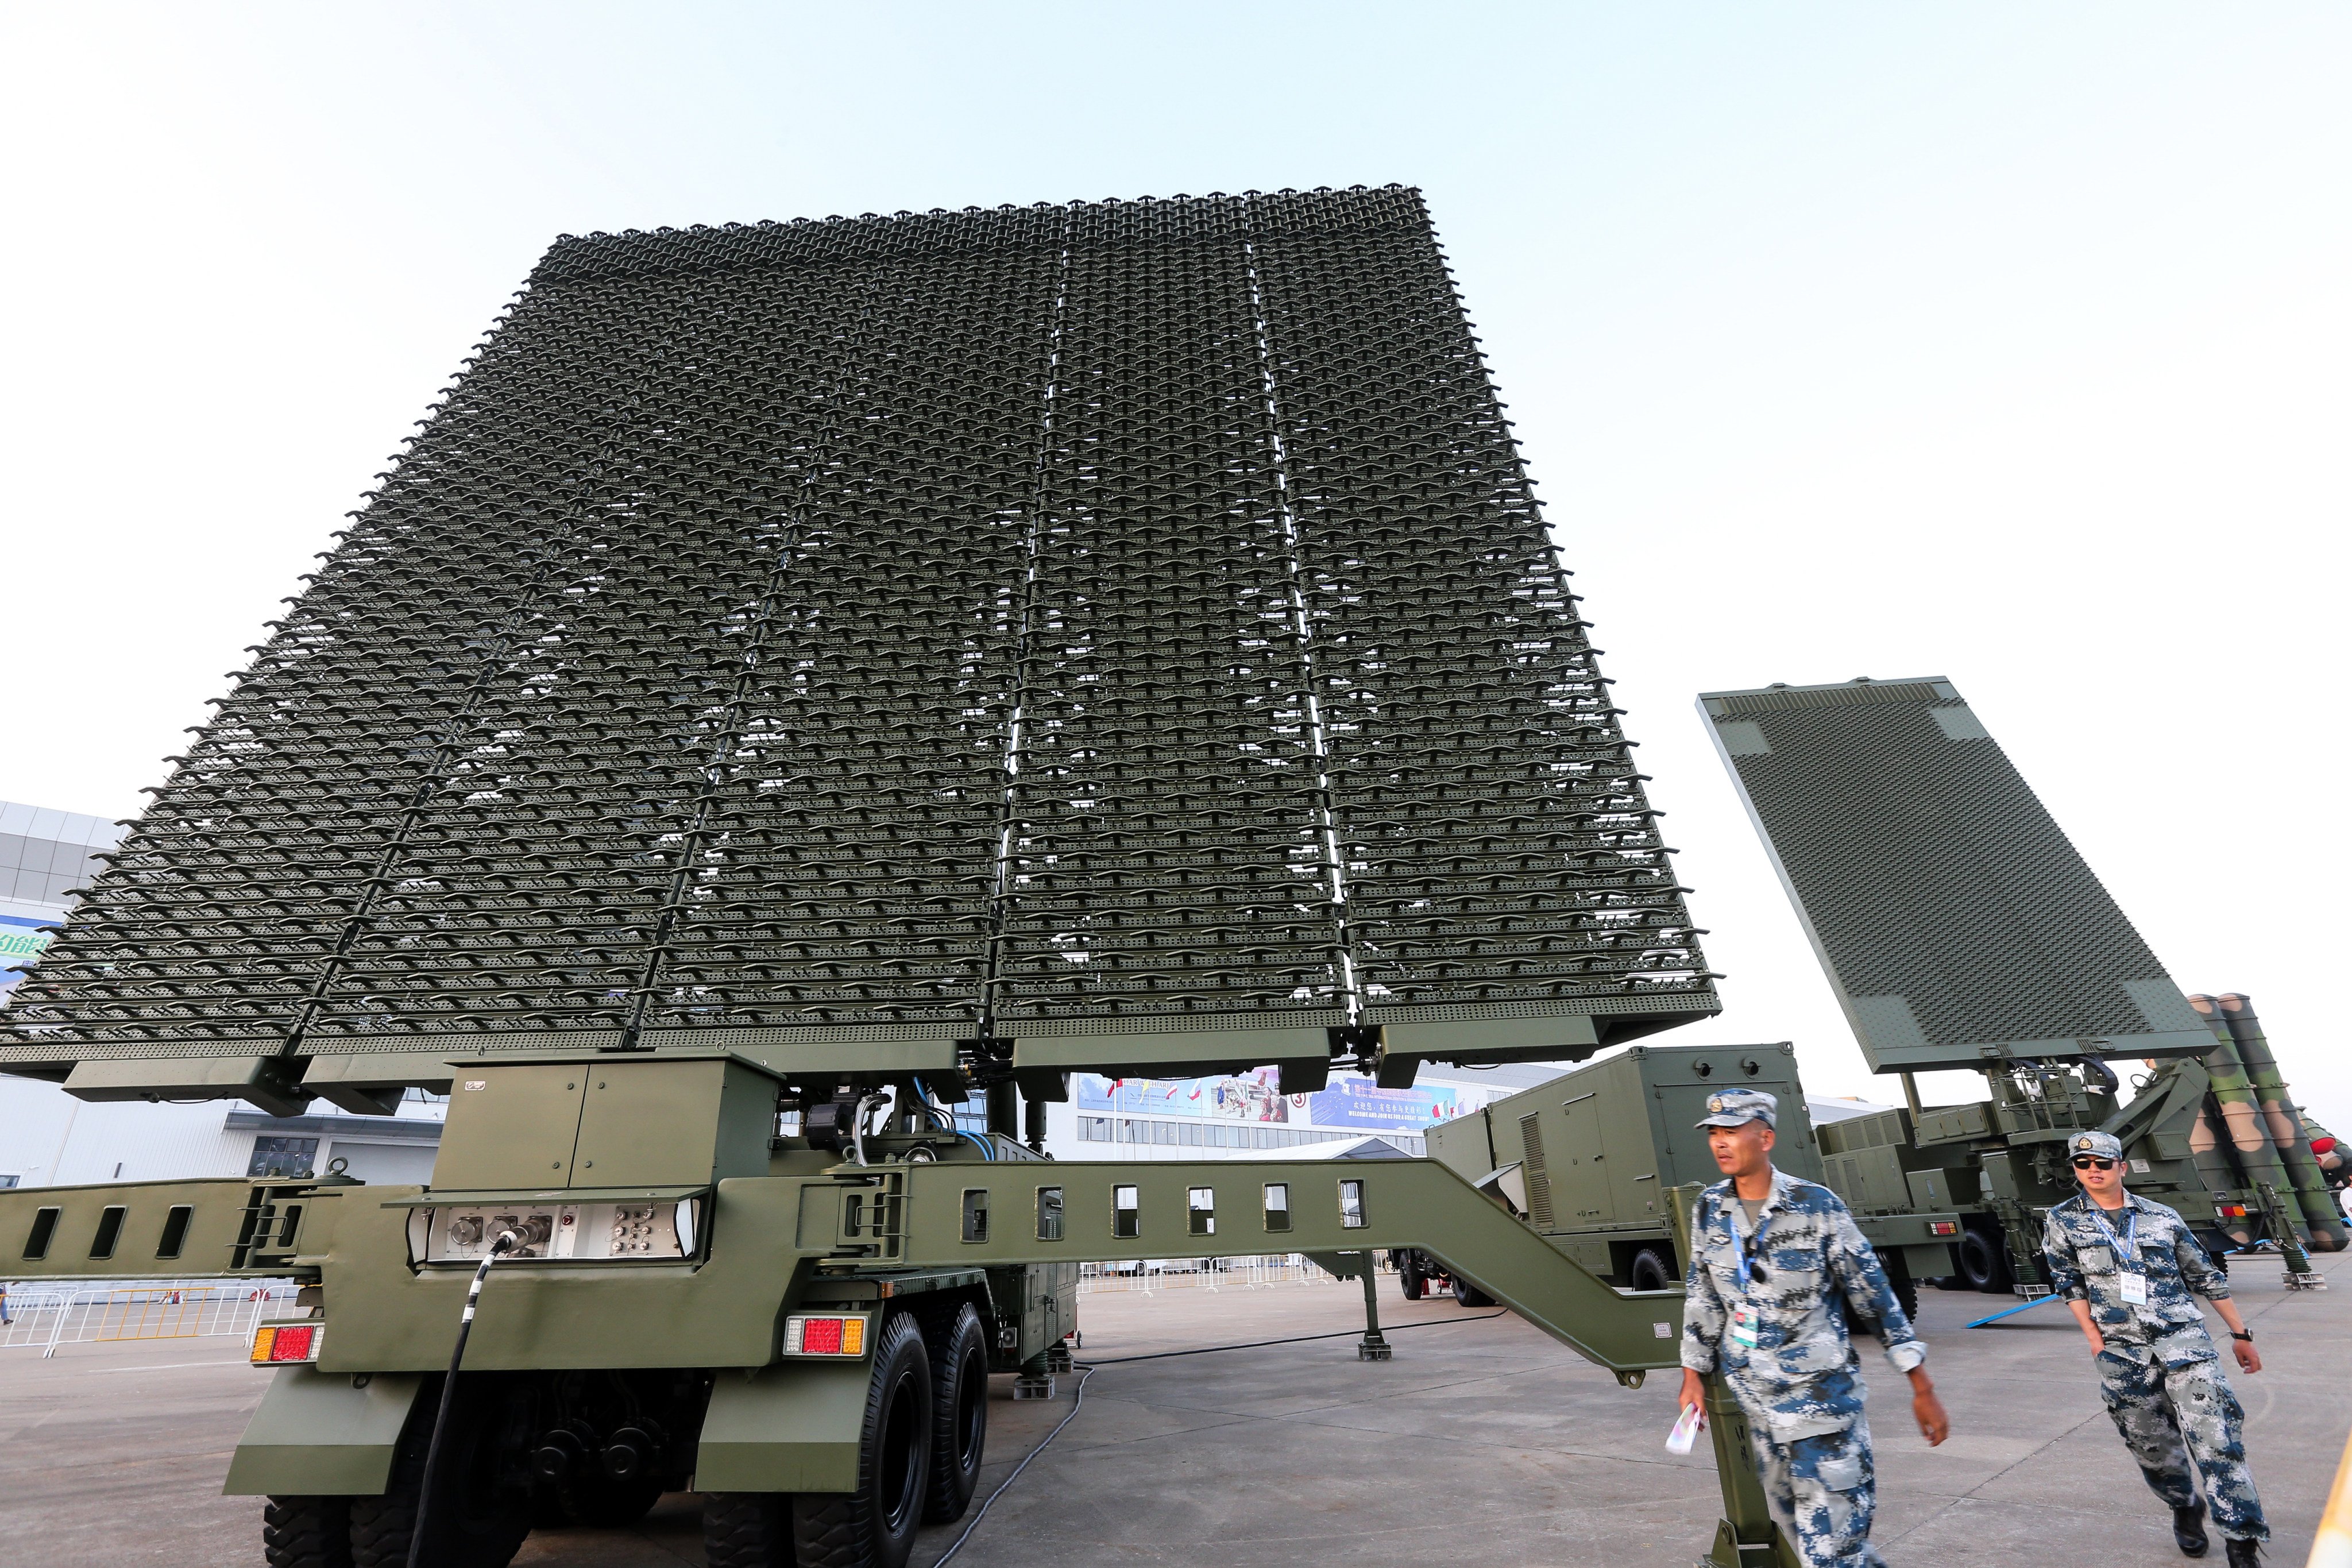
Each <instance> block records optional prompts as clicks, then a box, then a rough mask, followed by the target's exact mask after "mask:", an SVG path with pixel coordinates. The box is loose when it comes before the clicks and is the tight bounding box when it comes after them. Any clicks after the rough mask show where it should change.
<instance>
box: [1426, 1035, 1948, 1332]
mask: <svg viewBox="0 0 2352 1568" xmlns="http://www.w3.org/2000/svg"><path fill="white" fill-rule="evenodd" d="M1720 1089H1763V1090H1765V1091H1766V1092H1768V1093H1769V1094H1771V1095H1772V1096H1774V1097H1775V1098H1776V1099H1778V1100H1779V1101H1780V1125H1779V1127H1778V1129H1777V1130H1776V1131H1777V1132H1778V1137H1777V1139H1776V1141H1775V1142H1774V1145H1773V1149H1772V1163H1773V1165H1774V1166H1775V1167H1776V1168H1778V1169H1780V1170H1782V1171H1786V1172H1787V1173H1789V1174H1790V1175H1792V1176H1797V1177H1800V1178H1801V1179H1803V1180H1805V1181H1809V1182H1820V1183H1822V1184H1824V1185H1827V1186H1828V1187H1830V1188H1831V1189H1832V1191H1834V1192H1836V1193H1837V1194H1838V1195H1839V1196H1840V1197H1842V1198H1843V1199H1844V1200H1845V1202H1846V1206H1847V1207H1849V1208H1851V1209H1853V1211H1854V1220H1855V1223H1856V1224H1857V1225H1858V1226H1860V1227H1861V1229H1862V1233H1863V1235H1864V1237H1866V1238H1867V1239H1868V1240H1869V1242H1870V1244H1871V1247H1873V1248H1874V1250H1875V1251H1876V1252H1877V1253H1878V1255H1879V1258H1880V1259H1881V1261H1882V1262H1883V1263H1884V1264H1885V1268H1886V1272H1887V1278H1888V1279H1889V1280H1890V1281H1892V1283H1893V1284H1894V1286H1895V1295H1896V1296H1897V1298H1898V1299H1900V1300H1901V1301H1902V1303H1903V1308H1904V1310H1905V1311H1906V1312H1911V1311H1916V1310H1917V1309H1918V1304H1919V1298H1918V1286H1917V1284H1916V1280H1918V1279H1927V1278H1931V1277H1935V1276H1940V1275H1943V1274H1947V1273H1948V1272H1950V1269H1951V1267H1952V1265H1951V1258H1950V1252H1951V1247H1952V1245H1953V1242H1954V1241H1955V1240H1956V1239H1957V1238H1958V1236H1959V1217H1958V1215H1955V1214H1953V1213H1951V1212H1949V1210H1948V1208H1947V1207H1945V1206H1943V1205H1938V1204H1937V1203H1936V1202H1935V1201H1934V1199H1933V1198H1932V1197H1930V1196H1928V1195H1927V1193H1926V1192H1923V1193H1921V1194H1919V1195H1918V1196H1916V1197H1914V1196H1913V1195H1912V1194H1910V1193H1908V1192H1903V1193H1899V1194H1898V1193H1896V1192H1895V1191H1892V1190H1887V1189H1885V1188H1883V1186H1882V1185H1881V1184H1878V1182H1877V1180H1876V1177H1877V1174H1878V1173H1876V1172H1875V1171H1874V1170H1873V1171H1872V1172H1870V1173H1868V1179H1864V1180H1859V1181H1858V1180H1856V1179H1855V1178H1856V1176H1857V1174H1858V1173H1857V1171H1856V1170H1855V1167H1854V1165H1853V1163H1850V1162H1841V1161H1840V1160H1837V1159H1834V1158H1833V1159H1829V1160H1826V1161H1825V1160H1824V1158H1823V1155H1822V1149H1823V1148H1825V1147H1826V1145H1827V1138H1828V1135H1830V1134H1832V1133H1833V1132H1835V1131H1838V1130H1839V1127H1840V1126H1843V1125H1845V1124H1843V1123H1840V1124H1832V1125H1831V1126H1827V1127H1823V1128H1820V1129H1818V1130H1817V1129H1815V1128H1814V1127H1813V1125H1812V1121H1811V1116H1810V1115H1809V1114H1808V1112H1807V1110H1806V1108H1805V1091H1804V1086H1803V1085H1802V1083H1801V1082H1800V1081H1799V1079H1798V1076H1797V1062H1796V1053H1795V1049H1794V1047H1791V1046H1790V1045H1789V1044H1787V1043H1786V1042H1782V1043H1780V1044H1778V1045H1769V1046H1633V1047H1627V1048H1626V1049H1625V1050H1623V1051H1622V1052H1619V1053H1618V1054H1617V1055H1615V1056H1613V1057H1611V1058H1607V1059H1606V1060H1603V1061H1598V1062H1594V1063H1592V1064H1591V1065H1590V1066H1588V1067H1582V1068H1578V1069H1576V1070H1575V1071H1573V1072H1570V1073H1568V1074H1566V1075H1564V1076H1562V1077H1560V1078H1557V1079H1552V1080H1551V1081H1550V1082H1549V1083H1544V1084H1538V1086H1537V1087H1535V1088H1534V1089H1527V1090H1525V1091H1523V1092H1521V1093H1518V1094H1515V1095H1513V1096H1511V1097H1510V1098H1509V1099H1507V1100H1496V1101H1495V1102H1494V1103H1492V1104H1490V1105H1488V1106H1487V1107H1486V1109H1485V1110H1483V1111H1480V1112H1479V1113H1477V1114H1476V1115H1473V1116H1463V1117H1459V1118H1457V1119H1455V1120H1454V1121H1448V1122H1444V1123H1441V1124H1439V1125H1437V1126H1433V1127H1431V1128H1430V1129H1429V1130H1428V1133H1427V1137H1428V1139H1429V1150H1430V1152H1431V1154H1432V1155H1433V1156H1434V1157H1435V1158H1436V1159H1438V1160H1439V1161H1441V1162H1443V1163H1444V1164H1445V1165H1447V1166H1448V1167H1450V1168H1451V1169H1452V1170H1454V1172H1455V1173H1457V1174H1459V1175H1461V1176H1462V1177H1463V1178H1464V1179H1465V1180H1467V1181H1469V1182H1470V1183H1472V1184H1474V1185H1475V1186H1477V1187H1478V1188H1479V1189H1480V1190H1482V1191H1485V1192H1487V1193H1490V1194H1496V1195H1498V1196H1500V1197H1501V1198H1502V1199H1503V1200H1504V1201H1506V1202H1507V1203H1508V1204H1509V1205H1510V1206H1511V1208H1512V1209H1513V1210H1514V1212H1516V1213H1517V1214H1518V1215H1520V1216H1521V1217H1522V1218H1524V1219H1525V1220H1526V1221H1527V1223H1528V1225H1529V1226H1532V1227H1534V1229H1535V1230H1536V1232H1537V1233H1538V1235H1540V1236H1542V1237H1544V1239H1546V1240H1547V1241H1549V1242H1550V1243H1551V1244H1552V1245H1553V1246H1554V1247H1559V1249H1560V1250H1561V1251H1562V1252H1564V1253H1565V1254H1567V1255H1568V1256H1569V1257H1570V1258H1573V1259H1574V1260H1575V1261H1576V1262H1577V1263H1578V1264H1579V1265H1580V1266H1581V1267H1582V1268H1585V1269H1587V1270H1589V1271H1590V1272H1591V1273H1592V1274H1594V1275H1597V1276H1599V1277H1600V1278H1601V1279H1607V1280H1609V1281H1610V1282H1611V1283H1612V1284H1616V1285H1622V1286H1626V1287H1629V1288H1631V1289H1636V1290H1660V1289H1668V1288H1671V1287H1676V1286H1679V1284H1680V1283H1681V1280H1682V1277H1683V1259H1682V1258H1680V1257H1679V1256H1678V1254H1677V1252H1676V1250H1675V1240H1674V1215H1672V1214H1671V1213H1670V1212H1668V1205H1667V1200H1666V1195H1665V1192H1666V1190H1667V1189H1672V1188H1679V1187H1693V1186H1706V1185H1707V1184H1711V1183H1714V1182H1717V1181H1720V1180H1722V1179H1723V1178H1722V1174H1721V1173H1720V1172H1719V1171H1718V1170H1717V1168H1716V1163H1715V1157H1714V1155H1712V1154H1711V1153H1709V1152H1707V1142H1706V1132H1705V1131H1703V1130H1701V1129H1700V1128H1699V1127H1698V1125H1697V1123H1698V1121H1699V1119H1700V1118H1701V1117H1703V1116H1705V1115H1706V1099H1707V1096H1709V1095H1710V1094H1713V1093H1715V1092H1717V1090H1720ZM1817 1140H1819V1141H1820V1142H1819V1143H1818V1144H1817ZM1931 1190H1932V1189H1931ZM1890 1200H1892V1201H1890ZM1396 1263H1397V1269H1398V1273H1399V1276H1400V1278H1401V1279H1402V1283H1403V1286H1404V1292H1405V1295H1406V1296H1407V1297H1408V1298H1417V1297H1418V1296H1419V1295H1420V1294H1421V1289H1419V1286H1420V1285H1421V1283H1422V1282H1423V1281H1428V1280H1433V1279H1437V1278H1444V1279H1447V1281H1448V1282H1449V1283H1451V1284H1453V1285H1454V1286H1455V1293H1456V1295H1457V1297H1460V1296H1463V1295H1465V1286H1466V1287H1467V1291H1468V1292H1476V1291H1477V1290H1478V1286H1479V1284H1481V1283H1483V1281H1478V1280H1477V1279H1476V1276H1475V1271H1474V1273H1473V1274H1472V1275H1471V1277H1470V1279H1468V1280H1464V1279H1458V1278H1456V1277H1454V1275H1453V1274H1452V1273H1450V1272H1449V1271H1447V1270H1446V1269H1445V1268H1444V1267H1443V1266H1442V1265H1441V1264H1440V1263H1439V1262H1438V1260H1436V1259H1435V1258H1423V1257H1422V1256H1420V1255H1418V1254H1406V1255H1402V1256H1400V1257H1399V1258H1397V1259H1396ZM1473 1304H1475V1300H1473V1301H1465V1305H1473Z"/></svg>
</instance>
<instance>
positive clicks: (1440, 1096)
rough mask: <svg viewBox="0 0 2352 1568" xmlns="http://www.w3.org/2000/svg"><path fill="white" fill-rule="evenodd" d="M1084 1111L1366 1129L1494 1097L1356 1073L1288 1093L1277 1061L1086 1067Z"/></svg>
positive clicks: (1444, 1115) (1413, 1127) (1445, 1115)
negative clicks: (1188, 1071)
mask: <svg viewBox="0 0 2352 1568" xmlns="http://www.w3.org/2000/svg"><path fill="white" fill-rule="evenodd" d="M1071 1088H1072V1093H1073V1094H1074V1095H1075V1096H1076V1101H1077V1108H1078V1109H1079V1110H1092V1111H1105V1110H1107V1111H1111V1112H1114V1113H1118V1114H1125V1115H1142V1116H1204V1117H1212V1118H1215V1119H1218V1120H1221V1121H1260V1122H1283V1123H1287V1124H1289V1125H1291V1126H1299V1127H1336V1128H1348V1129H1352V1130H1360V1131H1365V1132H1418V1131H1421V1130H1422V1129H1423V1128H1424V1127H1426V1126H1428V1125H1430V1124H1431V1123H1432V1122H1435V1121H1447V1120H1450V1119H1451V1118H1453V1117H1455V1116H1459V1115H1462V1114H1463V1113H1464V1112H1465V1111H1471V1110H1477V1109H1478V1108H1479V1107H1480V1106H1481V1105H1483V1104H1485V1103H1486V1096H1485V1095H1483V1094H1480V1093H1479V1092H1478V1091H1477V1090H1475V1089H1452V1088H1448V1087H1444V1086H1441V1085H1434V1084H1432V1085H1423V1086H1418V1087H1415V1088H1412V1089H1382V1088H1381V1087H1380V1086H1379V1085H1378V1084H1376V1083H1374V1082H1373V1081H1372V1080H1371V1079H1369V1078H1363V1077H1360V1076H1359V1075H1357V1074H1354V1073H1341V1074H1336V1075H1334V1076H1333V1078H1332V1079H1331V1082H1330V1087H1328V1089H1320V1090H1318V1091H1317V1092H1315V1093H1313V1094H1289V1095H1286V1094H1284V1093H1283V1092H1282V1089H1281V1083H1280V1075H1279V1074H1278V1073H1277V1072H1276V1069H1275V1068H1270V1067H1267V1068H1256V1069H1255V1070H1254V1071H1251V1072H1247V1073H1226V1074H1221V1075H1219V1076H1217V1077H1213V1078H1187V1079H1164V1078H1126V1079H1113V1078H1106V1077H1104V1076H1103V1075H1102V1074H1100V1073H1079V1074H1077V1075H1076V1078H1075V1080H1074V1081H1073V1083H1072V1086H1071Z"/></svg>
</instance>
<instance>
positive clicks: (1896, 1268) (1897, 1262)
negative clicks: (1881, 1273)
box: [1882, 1258, 1919, 1329]
mask: <svg viewBox="0 0 2352 1568" xmlns="http://www.w3.org/2000/svg"><path fill="white" fill-rule="evenodd" d="M1882 1261H1883V1262H1884V1264H1885V1269H1886V1282H1887V1283H1888V1284H1889V1285H1891V1286H1893V1287H1894V1288H1895V1305H1896V1306H1898V1307H1900V1308H1902V1309H1903V1315H1904V1316H1905V1317H1906V1318H1908V1319H1910V1320H1911V1322H1912V1326H1913V1327H1914V1328H1915V1329H1916V1327H1917V1326H1918V1322H1919V1282H1918V1281H1917V1280H1916V1279H1912V1278H1911V1269H1910V1268H1909V1266H1908V1265H1906V1263H1905V1262H1904V1261H1903V1259H1901V1258H1885V1259H1883V1260H1882Z"/></svg>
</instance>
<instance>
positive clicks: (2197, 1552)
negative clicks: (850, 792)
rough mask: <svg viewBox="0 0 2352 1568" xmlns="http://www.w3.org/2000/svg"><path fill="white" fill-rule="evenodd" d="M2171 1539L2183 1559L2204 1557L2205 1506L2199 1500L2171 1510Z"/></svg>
mask: <svg viewBox="0 0 2352 1568" xmlns="http://www.w3.org/2000/svg"><path fill="white" fill-rule="evenodd" d="M2172 1539H2173V1542H2174V1543H2175V1544H2176V1545H2178V1546H2179V1548H2180V1554H2181V1555H2182V1556H2183V1557H2202V1556H2204V1555H2205V1545H2206V1542H2205V1504H2204V1503H2203V1501H2201V1500H2200V1501H2197V1502H2193V1503H2190V1504H2189V1506H2188V1507H2187V1508H2176V1509H2174V1510H2172Z"/></svg>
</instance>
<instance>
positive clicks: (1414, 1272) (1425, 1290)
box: [1397, 1263, 1429, 1301]
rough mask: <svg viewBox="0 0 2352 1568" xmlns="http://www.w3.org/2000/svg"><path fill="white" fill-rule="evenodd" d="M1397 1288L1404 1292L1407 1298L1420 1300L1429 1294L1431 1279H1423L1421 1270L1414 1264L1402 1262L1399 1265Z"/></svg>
mask: <svg viewBox="0 0 2352 1568" xmlns="http://www.w3.org/2000/svg"><path fill="white" fill-rule="evenodd" d="M1397 1289H1400V1290H1402V1291H1403V1292H1404V1299H1405V1300H1408V1301H1418V1300H1421V1299H1422V1298H1423V1296H1426V1295H1428V1294H1429V1281H1428V1280H1426V1279H1423V1278H1422V1277H1421V1270H1420V1269H1418V1268H1414V1267H1413V1266H1412V1264H1410V1263H1400V1264H1398V1265H1397Z"/></svg>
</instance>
